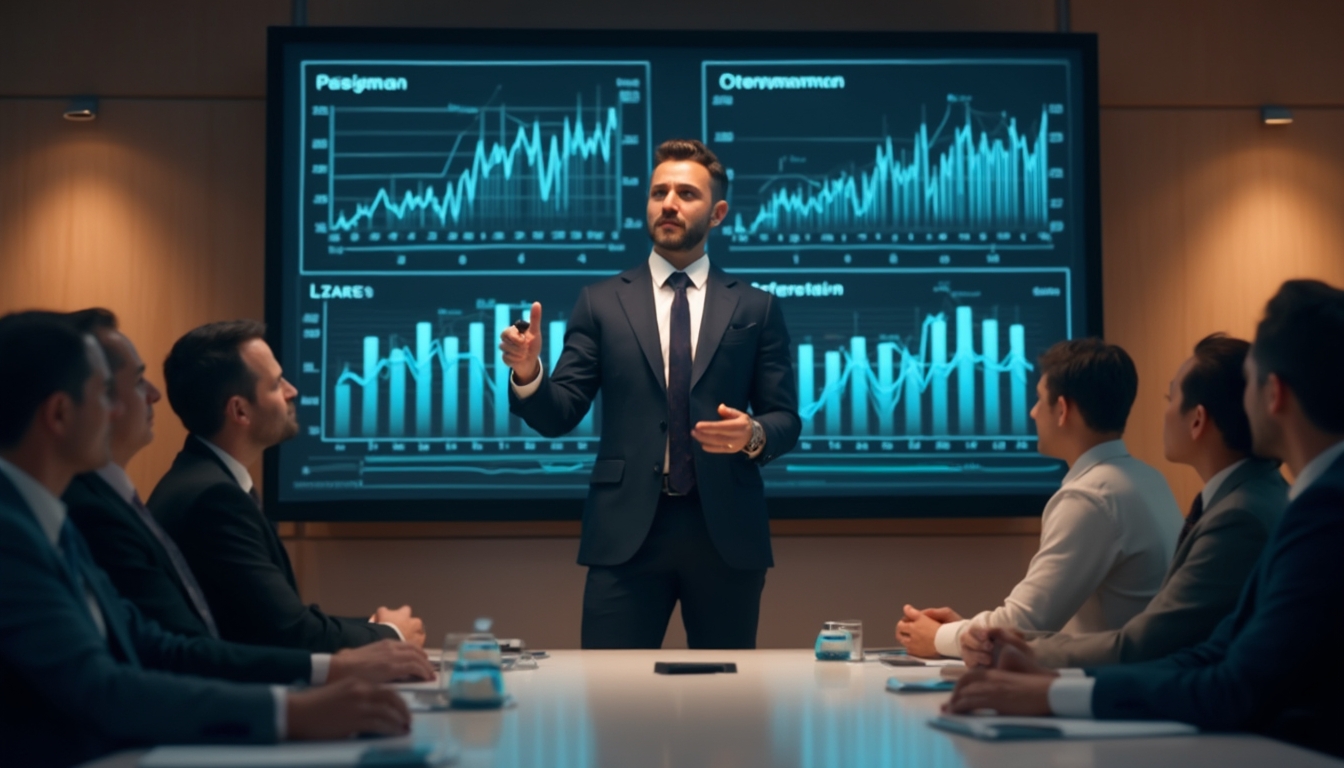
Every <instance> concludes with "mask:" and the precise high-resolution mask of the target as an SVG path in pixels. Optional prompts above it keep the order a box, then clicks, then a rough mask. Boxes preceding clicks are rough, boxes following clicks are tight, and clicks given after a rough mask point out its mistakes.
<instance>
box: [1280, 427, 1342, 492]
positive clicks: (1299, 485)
mask: <svg viewBox="0 0 1344 768" xmlns="http://www.w3.org/2000/svg"><path fill="white" fill-rule="evenodd" d="M1341 455H1344V441H1340V442H1338V443H1335V444H1334V445H1332V446H1330V447H1329V448H1326V449H1325V450H1324V451H1321V453H1320V455H1319V456H1317V457H1316V458H1314V459H1312V460H1311V461H1309V462H1307V466H1305V467H1303V468H1302V472H1301V473H1299V474H1298V476H1297V477H1296V478H1294V479H1293V484H1292V485H1291V486H1290V487H1289V488H1288V500H1289V501H1292V500H1293V499H1296V498H1297V497H1298V496H1301V495H1302V492H1303V491H1305V490H1307V488H1309V487H1310V486H1311V484H1312V483H1314V482H1316V481H1317V480H1320V479H1321V475H1323V474H1325V470H1327V469H1329V468H1330V465H1331V464H1334V463H1335V459H1338V458H1339V457H1340V456H1341Z"/></svg>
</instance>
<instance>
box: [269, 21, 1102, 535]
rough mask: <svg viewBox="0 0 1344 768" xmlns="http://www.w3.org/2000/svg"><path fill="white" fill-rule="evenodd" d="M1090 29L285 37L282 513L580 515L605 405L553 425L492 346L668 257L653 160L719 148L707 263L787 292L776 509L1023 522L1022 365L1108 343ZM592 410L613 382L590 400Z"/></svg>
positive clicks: (272, 274)
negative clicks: (573, 424) (289, 418)
mask: <svg viewBox="0 0 1344 768" xmlns="http://www.w3.org/2000/svg"><path fill="white" fill-rule="evenodd" d="M1095 60H1096V53H1095V38H1093V37H1092V36H1087V35H927V34H921V35H905V34H901V35H897V34H877V33H873V34H866V33H817V34H805V33H727V32H716V33H703V32H676V33H659V32H615V31H613V32H568V31H553V32H537V31H528V32H524V31H499V30H495V31H468V30H455V31H454V30H436V31H424V30H421V31H408V30H357V29H343V30H320V29H319V30H314V29H274V30H272V31H271V50H270V95H269V139H268V154H269V177H268V203H269V215H268V254H267V266H268V275H267V320H268V323H269V325H270V330H271V336H272V342H273V345H274V346H275V348H276V351H277V354H278V355H279V358H280V361H281V364H282V365H283V366H284V368H285V370H286V373H287V376H288V377H289V378H290V380H291V381H293V382H294V384H295V385H296V386H297V387H298V389H299V392H300V395H299V403H298V413H299V418H300V422H301V424H302V431H301V434H300V435H299V436H298V437H297V438H295V439H293V440H291V441H289V442H287V443H285V444H283V445H282V446H280V447H279V448H278V449H277V450H273V451H271V452H270V454H269V455H268V458H267V482H266V490H267V495H268V509H270V510H272V511H273V512H278V515H279V516H280V517H284V518H290V519H479V520H489V519H526V518H576V517H578V515H579V510H580V508H581V500H582V498H583V497H584V496H585V495H586V493H587V490H588V478H589V473H590V471H591V469H592V465H593V461H594V459H595V457H596V453H597V448H598V440H599V438H600V435H601V432H602V424H601V413H600V402H599V403H597V404H595V406H594V408H592V409H591V410H590V411H589V412H588V415H587V417H586V418H585V419H584V420H583V422H582V423H581V424H580V425H579V426H578V427H577V428H576V429H575V430H574V431H573V432H571V433H570V434H568V435H565V436H563V437H560V438H555V439H548V438H543V437H541V436H540V435H538V434H537V433H536V432H534V431H532V430H531V429H530V428H529V427H528V426H527V425H526V424H524V423H523V422H522V421H521V420H520V419H519V418H518V417H516V416H513V415H511V414H510V413H509V409H508V386H509V384H508V374H509V370H508V368H507V367H506V366H505V365H504V364H503V362H502V359H501V356H500V353H499V351H498V348H497V347H498V337H499V334H500V332H501V331H502V330H503V329H504V328H505V327H507V326H508V325H509V324H510V323H512V322H513V321H515V320H517V319H519V318H524V317H526V316H527V313H528V309H529V307H530V306H531V303H532V302H534V301H539V302H541V303H542V306H543V310H544V337H543V338H544V346H543V352H542V358H543V361H545V362H547V363H548V367H550V368H553V366H554V363H555V361H556V359H557V358H558V356H559V354H560V351H561V349H562V346H563V339H564V335H565V325H566V322H567V320H568V318H569V315H570V310H571V308H572V306H573V302H574V301H575V299H576V298H577V296H578V294H579V290H580V289H581V288H582V287H583V286H585V285H587V284H590V283H594V282H597V281H600V280H603V279H605V278H607V277H609V276H611V275H614V274H617V273H618V272H621V271H623V270H625V269H628V268H630V267H632V266H636V265H637V264H639V263H640V262H641V261H643V260H645V259H647V258H648V256H649V253H650V250H651V241H650V239H649V236H648V233H647V226H646V221H645V211H646V201H647V197H648V184H649V176H650V173H651V165H652V154H653V149H654V148H655V147H656V146H657V145H658V144H659V143H660V142H662V141H663V140H665V139H668V138H674V137H677V138H699V139H702V140H703V141H705V142H706V143H707V144H708V145H709V146H710V147H711V148H712V149H713V150H714V151H715V152H716V153H717V154H718V156H719V158H720V159H721V160H722V161H723V164H724V165H725V167H726V168H727V170H728V173H729V176H730V179H731V183H730V186H729V192H728V203H729V214H728V217H727V219H726V220H725V222H724V224H723V225H722V226H721V227H719V228H718V229H715V230H713V231H712V232H711V234H710V236H709V240H708V254H709V257H710V259H711V261H712V263H713V264H714V265H716V266H718V267H722V268H723V269H725V270H727V271H728V272H730V273H731V274H733V275H735V276H737V277H738V278H740V279H741V280H743V281H746V282H749V283H750V284H752V285H754V286H756V287H758V288H760V289H762V290H765V291H768V292H770V293H772V294H774V296H775V297H777V300H778V301H779V303H780V306H781V307H782V309H783V314H784V318H785V321H786V323H787V325H788V329H789V333H790V335H791V338H792V345H793V363H794V366H795V373H796V377H797V385H798V392H799V411H800V415H801V417H802V424H803V431H802V436H801V438H800V439H799V442H798V445H797V447H796V448H794V450H793V451H791V452H790V453H788V454H787V455H785V456H783V457H781V458H779V459H777V460H775V461H774V462H773V463H771V464H769V465H767V466H766V467H764V469H763V470H762V472H763V476H764V478H765V482H766V491H767V496H768V497H769V498H770V499H771V510H772V514H774V515H777V516H781V517H870V516H888V515H889V516H937V515H999V514H1036V513H1038V512H1039V509H1040V501H1041V499H1042V498H1043V497H1044V496H1045V495H1048V494H1049V493H1050V492H1051V491H1052V490H1053V489H1054V488H1056V487H1057V486H1058V484H1059V481H1060V478H1061V477H1062V476H1063V472H1064V467H1063V465H1062V463H1061V462H1059V461H1057V460H1054V459H1050V458H1048V457H1045V456H1042V455H1041V454H1040V453H1039V452H1038V451H1037V450H1036V438H1035V431H1034V426H1033V422H1032V420H1031V418H1030V417H1029V411H1030V409H1031V407H1032V405H1033V404H1034V402H1035V399H1036V394H1035V386H1036V382H1037V371H1036V368H1037V366H1036V360H1037V357H1038V356H1039V355H1040V353H1041V352H1042V351H1043V350H1045V349H1046V348H1047V347H1048V346H1050V345H1051V344H1053V343H1055V342H1056V341H1059V340H1061V339H1067V338H1071V337H1077V336H1081V335H1090V334H1097V333H1099V332H1100V316H1101V307H1100V290H1099V277H1100V275H1099V216H1098V200H1097V188H1098V187H1097V163H1096V154H1097V146H1096V130H1097V129H1096V65H1095ZM599 400H600V394H599Z"/></svg>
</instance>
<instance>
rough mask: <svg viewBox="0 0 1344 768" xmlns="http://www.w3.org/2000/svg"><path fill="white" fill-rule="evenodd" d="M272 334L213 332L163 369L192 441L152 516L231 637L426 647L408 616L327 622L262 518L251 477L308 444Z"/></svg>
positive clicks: (303, 644) (241, 325) (182, 348)
mask: <svg viewBox="0 0 1344 768" xmlns="http://www.w3.org/2000/svg"><path fill="white" fill-rule="evenodd" d="M264 336H265V327H264V326H263V325H262V324H261V323H257V322H254V321H251V320H238V321H232V322H222V323H211V324H209V325H203V326H201V327H199V328H196V329H195V330H193V331H191V332H189V333H187V334H186V335H185V336H183V337H182V338H181V339H178V340H177V343H176V344H174V345H173V349H172V351H171V352H170V353H169V355H168V359H167V360H165V361H164V363H163V376H164V381H165V384H166V385H167V388H168V402H169V404H170V405H172V407H173V411H174V412H176V413H177V415H178V417H179V418H181V419H182V423H183V424H184V425H185V426H186V428H187V430H188V431H189V432H190V433H191V434H190V435H188V437H187V442H186V445H185V446H183V448H182V451H181V452H180V453H179V454H178V455H177V458H176V459H175V460H174V461H173V466H172V468H170V469H169V470H168V474H166V475H164V477H163V479H162V480H160V481H159V484H158V486H157V487H155V489H154V493H153V494H151V495H150V497H149V508H150V510H151V511H152V512H153V513H154V516H155V517H156V518H157V519H158V520H159V522H160V523H161V524H162V526H163V528H164V530H166V531H167V532H168V534H169V535H170V536H171V537H172V539H173V540H174V541H175V542H176V543H177V545H178V546H179V547H180V548H181V550H182V554H183V555H185V557H186V560H187V563H188V564H189V565H190V567H191V570H192V571H193V572H194V573H195V576H196V579H197V580H198V581H199V583H200V587H201V590H202V591H203V592H204V594H205V599H206V601H207V602H208V603H209V606H210V611H211V613H212V614H213V616H214V621H215V624H216V625H217V626H218V628H219V634H220V636H221V637H223V638H225V639H227V640H235V641H238V642H244V643H260V644H266V645H279V646H284V647H287V648H304V649H307V650H310V651H316V652H331V651H336V650H339V649H341V648H353V647H357V646H361V645H365V644H367V643H372V642H374V641H376V640H380V639H387V638H391V639H403V640H405V641H406V642H409V643H411V644H412V645H415V646H417V647H419V646H423V645H424V643H425V632H424V628H423V626H422V625H421V622H420V619H418V618H415V617H414V616H412V615H411V609H410V608H409V607H407V606H403V607H402V608H399V609H397V610H390V609H388V608H379V609H378V610H377V611H376V612H375V613H374V615H373V616H372V617H371V618H370V619H368V620H364V619H357V618H341V617H336V616H330V615H327V614H326V613H323V612H322V611H321V610H320V609H318V607H317V606H315V605H304V603H303V601H302V600H301V599H300V598H299V592H298V586H297V582H296V581H295V579H294V570H293V568H292V566H291V565H290V562H289V555H288V553H287V552H286V551H285V547H284V544H283V543H281V541H280V537H279V536H278V535H277V534H276V531H275V527H274V526H273V525H272V523H271V522H270V521H269V520H268V519H267V518H266V516H265V515H264V514H262V510H261V499H260V496H259V495H258V494H257V491H256V488H255V487H254V485H253V482H252V477H251V475H250V473H249V472H248V469H247V467H248V466H249V465H252V464H256V463H257V462H258V461H259V460H260V459H261V455H262V452H263V451H265V450H266V449H267V448H269V447H270V446H272V445H276V444H277V443H281V442H283V441H285V440H288V439H289V438H291V437H293V436H294V435H296V434H298V430H299V424H298V421H297V419H296V418H295V412H294V398H295V397H297V396H298V390H296V389H295V388H294V386H293V385H291V384H290V383H289V382H288V381H286V380H285V378H284V376H283V375H282V372H281V370H280V363H279V362H277V361H276V359H275V355H274V354H273V353H272V352H271V348H270V346H268V345H267V344H266V341H265V339H264Z"/></svg>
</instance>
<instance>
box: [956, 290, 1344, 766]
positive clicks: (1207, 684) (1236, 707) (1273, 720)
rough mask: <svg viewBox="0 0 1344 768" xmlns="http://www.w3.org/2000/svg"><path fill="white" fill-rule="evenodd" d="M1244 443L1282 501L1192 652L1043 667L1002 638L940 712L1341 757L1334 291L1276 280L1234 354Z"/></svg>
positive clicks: (1342, 338) (1341, 313)
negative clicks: (1252, 564) (1276, 468)
mask: <svg viewBox="0 0 1344 768" xmlns="http://www.w3.org/2000/svg"><path fill="white" fill-rule="evenodd" d="M1246 379H1247V383H1246V395H1245V406H1246V412H1247V414H1248V416H1249V417H1250V421H1251V433H1252V435H1253V438H1254V446H1255V452H1256V453H1257V454H1259V455H1262V456H1275V457H1278V458H1281V459H1282V460H1283V462H1284V463H1285V464H1286V465H1287V466H1288V469H1289V471H1291V472H1292V474H1293V477H1294V478H1296V479H1295V480H1294V481H1293V484H1292V487H1291V488H1290V489H1289V492H1288V497H1289V499H1290V502H1289V504H1288V508H1287V510H1285V511H1284V513H1283V519H1282V520H1281V521H1280V523H1279V526H1278V528H1277V529H1275V531H1274V533H1273V535H1272V536H1271V537H1270V540H1269V543H1268V544H1267V545H1266V546H1265V551H1264V554H1263V555H1261V557H1260V560H1259V562H1258V563H1257V565H1256V568H1255V571H1254V572H1253V573H1252V574H1251V578H1250V580H1249V581H1248V583H1247V585H1246V589H1245V590H1244V591H1243V592H1242V593H1241V599H1240V601H1239V602H1238V604H1237V607H1236V609H1235V610H1234V611H1233V612H1232V613H1231V614H1230V615H1228V616H1227V617H1226V618H1224V619H1223V621H1222V622H1221V623H1219V625H1218V628H1217V629H1215V630H1214V633H1213V636H1212V637H1210V638H1209V639H1208V640H1207V641H1206V642H1203V643H1201V644H1199V645H1196V646H1195V647H1193V648H1187V649H1186V650H1183V651H1179V652H1177V653H1174V654H1172V655H1170V656H1167V657H1166V658H1163V659H1158V660H1156V661H1148V662H1143V663H1140V664H1119V665H1111V666H1101V667H1092V668H1088V669H1086V670H1085V671H1084V672H1082V673H1081V674H1080V673H1077V671H1066V672H1056V671H1053V670H1049V669H1046V668H1044V667H1041V666H1040V665H1038V664H1036V663H1034V662H1033V661H1031V660H1030V658H1029V656H1028V655H1027V654H1025V653H1022V652H1021V650H1020V649H1019V648H1016V647H1013V643H1016V642H1020V641H1019V640H1018V639H1017V638H1015V637H1014V636H1013V635H1012V634H1011V633H1006V632H998V631H996V632H995V633H993V634H994V638H993V639H994V640H995V641H996V642H999V643H1002V644H1005V647H1004V648H1003V649H1002V650H1001V652H1000V653H999V654H998V656H999V659H998V667H999V668H997V669H988V670H987V669H975V670H972V671H970V672H968V673H967V674H966V675H965V676H964V677H962V679H961V680H960V681H958V683H957V689H956V691H955V692H954V693H953V696H952V700H951V702H950V703H949V705H948V708H949V709H950V710H951V711H954V712H972V711H974V710H977V709H985V708H991V709H995V710H998V711H999V712H1000V713H1001V714H1005V715H1009V714H1012V715H1046V714H1052V713H1053V714H1057V715H1063V716H1068V717H1098V718H1102V719H1115V720H1133V719H1137V720H1162V719H1170V720H1180V721H1183V722H1186V723H1190V724H1193V725H1196V726H1198V727H1200V728H1202V729H1206V730H1211V731H1239V730H1246V731H1257V732H1260V733H1264V734H1266V735H1269V736H1274V737H1278V738H1283V739H1286V740H1289V741H1293V742H1296V743H1299V744H1302V745H1304V746H1308V747H1312V748H1315V749H1320V750H1323V751H1327V752H1330V753H1332V754H1335V755H1340V756H1344V731H1341V730H1340V728H1339V723H1340V722H1341V717H1344V703H1341V699H1340V695H1339V692H1340V691H1341V690H1344V665H1341V664H1339V663H1338V661H1337V660H1336V657H1335V649H1334V642H1335V640H1336V639H1337V638H1339V637H1340V636H1341V635H1342V634H1344V613H1341V611H1340V610H1339V606H1340V605H1341V604H1344V579H1340V578H1339V571H1337V570H1336V569H1337V568H1338V567H1339V563H1338V561H1339V557H1340V553H1341V552H1344V399H1341V398H1340V396H1339V392H1340V389H1341V388H1344V291H1340V290H1337V289H1335V288H1332V287H1330V286H1328V285H1326V284H1324V283H1320V282H1317V281H1314V280H1292V281H1289V282H1287V283H1284V285H1283V287H1282V288H1280V289H1279V292H1278V294H1276V295H1275V296H1274V298H1273V299H1271V300H1270V302H1269V306H1268V307H1267V309H1266V311H1265V318H1264V320H1262V321H1261V322H1260V326H1259V327H1258V328H1257V329H1256V334H1255V344H1254V345H1253V346H1252V347H1251V353H1250V355H1248V356H1247V358H1246Z"/></svg>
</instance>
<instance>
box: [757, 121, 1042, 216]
mask: <svg viewBox="0 0 1344 768" xmlns="http://www.w3.org/2000/svg"><path fill="white" fill-rule="evenodd" d="M951 108H952V107H951V105H949V106H948V110H949V114H950V110H951ZM965 110H966V112H965V115H966V119H965V122H964V124H963V125H961V126H959V127H956V128H954V129H953V133H952V138H951V141H950V143H949V145H948V147H947V148H946V150H945V151H943V152H942V153H941V154H938V155H936V156H935V152H936V150H935V149H934V146H935V145H936V144H937V143H938V140H939V135H940V134H941V130H942V126H941V125H940V126H939V127H938V129H937V130H935V131H934V132H933V135H932V136H930V133H929V126H928V124H927V122H922V123H921V124H920V126H919V130H918V131H917V132H916V133H915V135H914V141H913V148H912V149H911V150H910V152H909V155H908V156H907V154H906V152H905V151H904V150H897V149H896V148H895V147H894V146H893V142H892V139H891V137H887V138H886V140H885V141H884V142H883V143H881V144H879V145H877V147H876V148H875V150H874V156H873V164H872V166H871V170H868V171H859V172H857V173H850V172H840V173H839V174H838V175H836V176H834V177H832V178H829V179H825V180H822V181H813V182H809V183H807V184H805V185H801V186H792V187H788V188H780V189H776V190H774V192H772V193H770V195H769V197H768V198H767V199H766V200H765V201H764V202H763V203H762V205H761V207H760V209H759V210H758V211H757V213H756V215H755V216H754V217H751V220H750V223H746V220H745V219H744V218H743V217H742V216H741V215H739V216H738V217H737V218H736V219H735V221H734V231H735V232H736V233H740V234H744V235H758V234H766V233H774V232H827V231H845V230H849V229H856V228H863V229H869V230H871V229H899V230H924V229H929V228H934V227H938V228H958V229H967V228H979V229H983V230H1044V229H1046V228H1047V227H1048V226H1049V222H1048V219H1049V200H1048V180H1049V167H1048V165H1047V154H1048V153H1047V144H1048V137H1049V131H1048V115H1047V112H1046V110H1045V109H1044V108H1043V109H1042V110H1041V116H1040V127H1039V129H1038V130H1037V131H1036V132H1035V135H1034V136H1032V135H1028V134H1024V133H1019V132H1018V128H1017V120H1016V119H1015V118H1009V119H1008V123H1007V128H1006V136H1005V137H1002V138H990V134H989V132H986V131H982V132H980V133H979V135H978V136H977V135H976V131H975V129H974V127H973V125H972V122H971V108H970V104H969V102H967V103H966V104H965ZM947 117H948V115H945V116H944V123H946V120H947Z"/></svg>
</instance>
